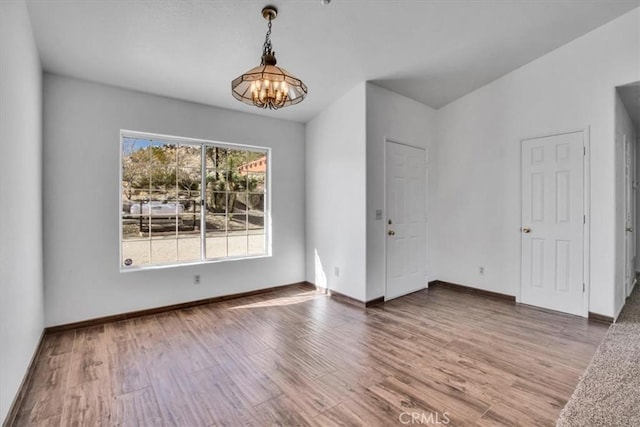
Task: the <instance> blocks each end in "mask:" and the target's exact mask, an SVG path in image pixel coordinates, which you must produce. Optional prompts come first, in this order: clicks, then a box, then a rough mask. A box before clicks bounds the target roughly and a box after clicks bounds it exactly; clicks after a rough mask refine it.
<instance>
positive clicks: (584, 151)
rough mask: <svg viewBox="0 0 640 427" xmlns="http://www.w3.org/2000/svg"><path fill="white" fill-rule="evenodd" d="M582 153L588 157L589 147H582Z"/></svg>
mask: <svg viewBox="0 0 640 427" xmlns="http://www.w3.org/2000/svg"><path fill="white" fill-rule="evenodd" d="M582 152H583V155H585V156H586V155H587V147H582Z"/></svg>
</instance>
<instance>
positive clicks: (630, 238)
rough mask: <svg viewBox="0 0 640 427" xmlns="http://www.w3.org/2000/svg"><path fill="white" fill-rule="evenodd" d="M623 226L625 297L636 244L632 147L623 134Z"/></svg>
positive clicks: (632, 279) (633, 276)
mask: <svg viewBox="0 0 640 427" xmlns="http://www.w3.org/2000/svg"><path fill="white" fill-rule="evenodd" d="M623 141H624V226H625V239H624V243H625V248H624V252H625V266H624V270H625V271H624V283H625V286H624V292H625V293H624V295H623V299H622V301H624V298H626V297H627V296H628V295H629V293H630V292H631V288H633V282H634V280H635V267H634V266H635V259H636V253H635V252H636V250H635V249H636V244H635V234H634V229H633V227H634V225H633V224H634V222H635V218H634V209H633V207H634V197H633V193H634V189H633V176H634V172H633V160H632V159H633V149H632V146H631V140H630V139H629V138H628V137H627V136H626V135H625V136H624V140H623Z"/></svg>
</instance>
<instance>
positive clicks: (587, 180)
mask: <svg viewBox="0 0 640 427" xmlns="http://www.w3.org/2000/svg"><path fill="white" fill-rule="evenodd" d="M571 133H582V146H583V149H584V156H583V159H582V173H583V195H582V204H583V215H585V223H584V225H583V228H582V230H583V231H582V237H583V238H582V245H583V246H582V259H583V262H582V265H583V271H582V280H583V283H584V287H585V289H584V292H583V293H582V317H585V318H588V317H589V294H590V288H591V139H590V127H589V126H588V125H587V126H585V127H583V128H574V129H569V130H565V131H560V132H549V133H543V134H539V135H533V136H529V137H526V138H521V139H520V146H519V147H518V150H519V154H520V160H519V162H520V206H519V209H520V222H522V170H523V165H522V144H523V143H524V141H528V140H531V139H540V138H549V137H552V136H559V135H567V134H571ZM520 227H522V224H520ZM518 233H519V234H520V245H519V248H518V250H519V252H520V286H518V291H517V292H516V302H518V303H522V231H521V230H518Z"/></svg>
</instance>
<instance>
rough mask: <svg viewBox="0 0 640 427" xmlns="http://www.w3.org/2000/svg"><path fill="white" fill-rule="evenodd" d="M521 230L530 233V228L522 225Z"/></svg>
mask: <svg viewBox="0 0 640 427" xmlns="http://www.w3.org/2000/svg"><path fill="white" fill-rule="evenodd" d="M522 232H523V233H525V234H529V233H531V229H530V228H529V227H522Z"/></svg>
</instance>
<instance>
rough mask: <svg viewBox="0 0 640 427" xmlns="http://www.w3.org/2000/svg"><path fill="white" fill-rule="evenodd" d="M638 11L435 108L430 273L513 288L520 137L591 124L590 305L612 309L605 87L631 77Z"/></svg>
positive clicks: (609, 130)
mask: <svg viewBox="0 0 640 427" xmlns="http://www.w3.org/2000/svg"><path fill="white" fill-rule="evenodd" d="M639 14H640V11H639V10H638V9H635V10H633V11H631V12H629V13H627V14H625V15H623V16H622V17H620V18H618V19H616V20H614V21H612V22H610V23H608V24H606V25H605V26H603V27H600V28H598V29H596V30H595V31H593V32H591V33H589V34H587V35H585V36H583V37H581V38H579V39H576V40H574V41H573V42H571V43H569V44H567V45H565V46H563V47H561V48H559V49H557V50H555V51H553V52H551V53H549V54H547V55H545V56H543V57H541V58H539V59H537V60H535V61H533V62H532V63H530V64H528V65H526V66H524V67H522V68H520V69H518V70H516V71H514V72H512V73H510V74H508V75H506V76H504V77H502V78H500V79H498V80H496V81H494V82H493V83H490V84H488V85H486V86H484V87H482V88H480V89H478V90H476V91H475V92H473V93H471V94H469V95H467V96H465V97H463V98H461V99H459V100H457V101H454V102H453V103H451V104H449V105H447V106H445V107H443V108H442V109H440V110H438V112H437V121H438V123H437V127H438V137H437V139H438V140H437V144H438V162H437V177H438V184H437V195H436V196H435V197H434V200H437V218H436V220H438V219H440V222H439V223H438V233H437V234H438V236H437V242H438V251H437V260H436V263H437V265H438V278H439V279H441V280H446V281H451V282H455V283H460V284H464V285H470V286H474V287H477V288H481V289H486V290H490V291H495V292H501V293H504V294H510V295H518V294H519V287H520V267H519V266H520V231H519V227H520V184H519V183H520V168H519V163H520V140H521V139H522V138H525V137H532V136H537V135H543V134H547V133H550V132H556V131H564V130H570V129H580V128H584V127H585V126H590V129H591V131H590V138H591V177H592V180H591V216H590V218H589V221H590V227H591V274H590V279H591V290H590V306H589V311H591V312H594V313H599V314H603V315H606V316H613V315H614V299H613V298H614V286H613V284H614V277H615V274H614V273H615V264H614V249H615V241H614V223H615V217H614V215H615V209H614V202H615V200H614V167H613V165H614V143H613V139H614V121H613V117H614V99H615V98H614V90H613V89H614V87H615V86H616V85H619V84H624V83H629V82H632V81H636V80H638V78H639V77H640V65H639V64H640V60H639V55H640V42H639V35H640V33H639V32H638V24H639V21H640V16H639ZM479 266H484V267H485V275H484V276H480V275H479V273H478V267H479Z"/></svg>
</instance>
